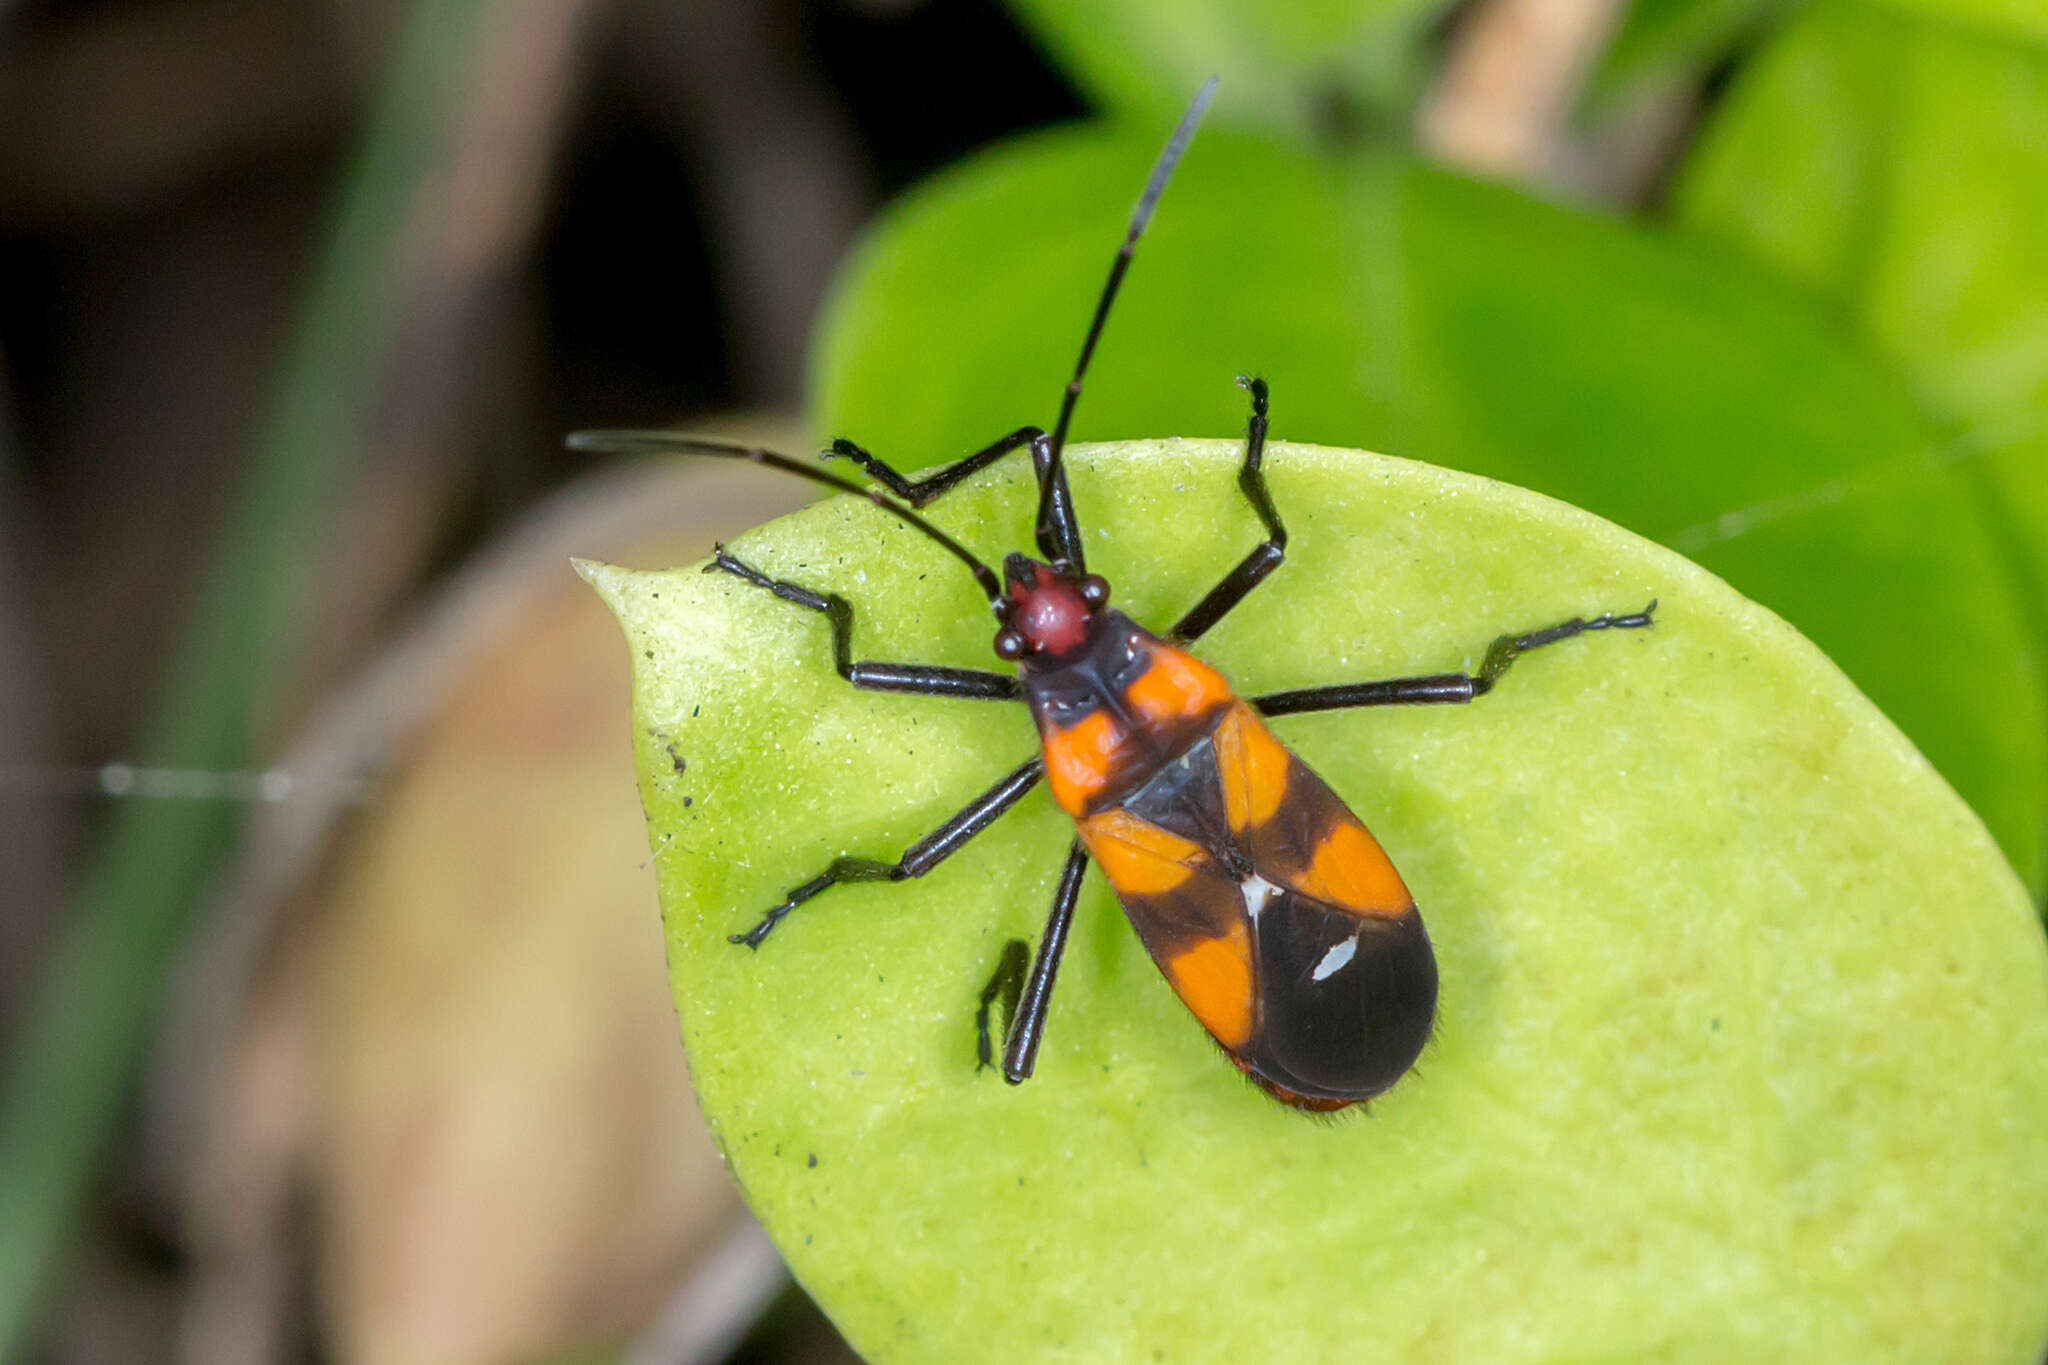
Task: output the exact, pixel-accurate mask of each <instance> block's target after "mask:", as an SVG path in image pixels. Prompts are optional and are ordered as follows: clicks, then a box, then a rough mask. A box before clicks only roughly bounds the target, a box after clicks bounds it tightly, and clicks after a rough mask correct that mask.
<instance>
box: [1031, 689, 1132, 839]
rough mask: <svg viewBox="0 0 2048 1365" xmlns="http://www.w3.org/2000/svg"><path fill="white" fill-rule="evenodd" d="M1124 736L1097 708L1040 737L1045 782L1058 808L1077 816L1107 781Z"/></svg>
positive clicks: (1106, 714)
mask: <svg viewBox="0 0 2048 1365" xmlns="http://www.w3.org/2000/svg"><path fill="white" fill-rule="evenodd" d="M1123 738H1124V737H1123V734H1122V733H1121V732H1120V731H1118V729H1117V728H1116V724H1115V722H1114V721H1112V720H1111V719H1110V718H1109V713H1108V712H1106V711H1096V712H1094V713H1092V714H1090V715H1088V716H1085V717H1083V718H1082V720H1081V723H1080V724H1078V725H1075V726H1073V727H1071V728H1069V729H1065V730H1053V731H1050V732H1048V733H1047V734H1045V735H1044V736H1043V737H1042V739H1043V743H1044V745H1045V781H1046V785H1047V786H1049V787H1051V788H1052V799H1053V800H1055V801H1057V802H1058V803H1059V807H1060V809H1061V810H1063V811H1065V812H1066V813H1067V814H1069V815H1072V816H1075V817H1077V818H1078V817H1079V816H1080V814H1081V811H1082V809H1083V808H1084V807H1085V806H1087V804H1088V798H1089V797H1091V796H1093V795H1095V793H1097V792H1099V791H1101V790H1102V789H1103V788H1104V787H1106V786H1108V785H1109V774H1110V768H1111V766H1112V765H1113V764H1114V762H1115V760H1116V751H1117V748H1118V746H1119V745H1121V744H1122V743H1123Z"/></svg>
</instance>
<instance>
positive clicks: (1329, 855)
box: [1294, 820, 1415, 919]
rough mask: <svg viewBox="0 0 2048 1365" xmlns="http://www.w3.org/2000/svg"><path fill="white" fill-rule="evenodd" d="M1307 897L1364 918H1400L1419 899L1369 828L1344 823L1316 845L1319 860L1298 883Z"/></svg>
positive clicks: (1317, 859)
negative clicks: (1366, 916)
mask: <svg viewBox="0 0 2048 1365" xmlns="http://www.w3.org/2000/svg"><path fill="white" fill-rule="evenodd" d="M1294 889H1295V890H1296V891H1299V892H1301V893H1302V894H1303V895H1304V896H1312V897H1314V898H1315V899H1316V900H1319V901H1323V902H1325V903H1327V904H1330V905H1335V906H1339V907H1341V908H1343V909H1345V910H1351V911H1354V912H1356V913H1358V914H1361V915H1374V916H1377V917H1379V918H1382V919H1398V918H1399V917H1400V916H1402V915H1405V914H1407V913H1408V911H1410V910H1411V909H1413V908H1414V906H1415V901H1414V898H1413V897H1411V896H1410V895H1409V894H1408V888H1407V886H1406V885H1404V884H1403V883H1402V881H1401V874H1400V873H1398V872H1396V871H1395V870H1394V865H1393V863H1391V862H1389V861H1388V859H1387V855H1386V852H1385V850H1383V849H1382V848H1381V847H1380V843H1379V840H1377V839H1375V838H1373V837H1372V835H1371V834H1370V833H1369V832H1367V830H1366V828H1365V826H1364V825H1361V824H1358V823H1356V822H1355V821H1351V820H1343V821H1339V822H1338V823H1337V824H1336V825H1335V826H1333V827H1332V828H1331V830H1330V832H1329V833H1328V834H1325V835H1324V836H1323V840H1322V842H1321V843H1319V844H1317V845H1316V852H1315V859H1314V861H1313V862H1311V863H1310V864H1309V869H1308V871H1307V872H1306V873H1304V874H1303V875H1302V876H1301V877H1300V878H1299V879H1297V880H1296V882H1295V884H1294Z"/></svg>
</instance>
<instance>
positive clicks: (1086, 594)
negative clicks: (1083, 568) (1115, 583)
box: [1081, 573, 1109, 608]
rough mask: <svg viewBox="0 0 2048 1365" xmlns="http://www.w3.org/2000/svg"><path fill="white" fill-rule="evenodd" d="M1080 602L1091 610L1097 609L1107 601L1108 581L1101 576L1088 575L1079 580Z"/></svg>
mask: <svg viewBox="0 0 2048 1365" xmlns="http://www.w3.org/2000/svg"><path fill="white" fill-rule="evenodd" d="M1081 600H1082V601H1083V602H1086V603H1087V604H1088V605H1089V606H1090V607H1091V608H1099V607H1101V605H1102V604H1103V603H1104V602H1107V601H1108V600H1109V580H1108V579H1106V578H1104V577H1103V576H1102V575H1101V574H1094V573H1092V574H1089V575H1088V576H1087V577H1086V578H1084V579H1082V580H1081Z"/></svg>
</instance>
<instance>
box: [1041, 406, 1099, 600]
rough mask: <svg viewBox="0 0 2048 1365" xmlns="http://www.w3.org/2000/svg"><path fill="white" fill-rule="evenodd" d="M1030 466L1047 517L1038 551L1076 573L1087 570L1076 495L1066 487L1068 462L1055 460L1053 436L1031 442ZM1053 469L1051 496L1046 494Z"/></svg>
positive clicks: (1043, 436)
mask: <svg viewBox="0 0 2048 1365" xmlns="http://www.w3.org/2000/svg"><path fill="white" fill-rule="evenodd" d="M1031 466H1032V468H1033V469H1034V470H1036V471H1037V474H1038V489H1039V494H1040V497H1039V503H1038V505H1039V507H1040V508H1041V509H1042V510H1043V511H1044V513H1045V519H1044V520H1043V521H1041V522H1039V524H1038V527H1037V540H1038V553H1040V554H1042V555H1044V556H1045V557H1046V558H1047V559H1048V560H1050V561H1051V562H1053V563H1055V564H1064V565H1066V566H1067V567H1069V568H1071V569H1073V570H1074V571H1075V572H1076V573H1085V572H1086V571H1087V569H1088V557H1087V552H1086V551H1085V550H1083V549H1082V546H1081V524H1080V522H1079V521H1077V520H1076V519H1075V517H1074V495H1073V494H1072V493H1071V492H1070V491H1068V489H1067V465H1066V461H1064V460H1061V461H1059V462H1057V464H1056V463H1055V462H1054V460H1053V458H1052V438H1050V437H1048V436H1045V435H1043V434H1040V435H1039V436H1037V437H1035V438H1033V440H1032V442H1031ZM1048 471H1050V477H1051V479H1052V495H1051V496H1050V497H1046V496H1044V494H1045V491H1046V490H1045V481H1046V478H1047V477H1048Z"/></svg>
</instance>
